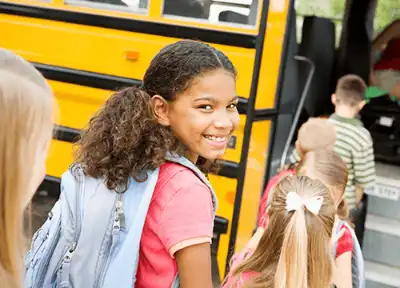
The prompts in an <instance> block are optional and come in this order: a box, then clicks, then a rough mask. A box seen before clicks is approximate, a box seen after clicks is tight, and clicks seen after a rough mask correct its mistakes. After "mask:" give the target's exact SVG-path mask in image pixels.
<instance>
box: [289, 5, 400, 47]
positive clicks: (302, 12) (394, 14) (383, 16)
mask: <svg viewBox="0 0 400 288" xmlns="http://www.w3.org/2000/svg"><path fill="white" fill-rule="evenodd" d="M377 1H378V5H377V7H376V13H375V19H374V29H375V35H376V34H377V33H379V32H380V31H382V30H383V29H384V28H385V27H386V26H387V25H389V24H390V23H392V22H393V21H394V20H396V19H399V18H400V5H399V0H377ZM345 8H346V0H296V12H297V15H299V17H297V21H302V18H303V17H302V16H307V15H316V16H319V17H326V18H330V19H332V20H333V21H334V23H335V24H336V26H337V27H336V28H337V29H336V34H337V35H336V38H337V41H338V40H339V37H340V32H341V26H342V25H341V21H342V19H343V17H344V13H345ZM298 27H301V23H300V22H299V23H298Z"/></svg>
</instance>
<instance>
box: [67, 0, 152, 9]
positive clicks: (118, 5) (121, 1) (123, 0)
mask: <svg viewBox="0 0 400 288" xmlns="http://www.w3.org/2000/svg"><path fill="white" fill-rule="evenodd" d="M65 2H66V3H67V4H70V5H77V6H83V7H93V8H99V9H106V10H124V11H126V10H127V11H135V12H139V11H143V10H146V9H147V7H148V0H66V1H65Z"/></svg>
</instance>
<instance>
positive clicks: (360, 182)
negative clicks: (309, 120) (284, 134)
mask: <svg viewBox="0 0 400 288" xmlns="http://www.w3.org/2000/svg"><path fill="white" fill-rule="evenodd" d="M366 90H367V86H366V84H365V82H364V81H363V80H362V79H361V78H360V77H358V76H357V75H345V76H343V77H341V78H340V79H339V81H338V83H337V86H336V91H335V93H334V94H333V95H332V103H333V105H335V113H334V114H332V115H331V116H330V117H329V120H328V121H329V122H331V123H332V124H334V125H335V128H336V142H335V146H334V151H335V152H336V153H337V154H339V155H340V156H341V158H342V159H343V160H344V162H345V163H346V166H347V169H348V173H349V177H348V182H347V186H346V191H345V198H346V200H347V202H348V205H349V209H350V210H353V211H352V213H351V214H354V213H355V209H356V207H357V206H358V204H359V203H360V201H361V199H362V196H363V192H364V190H365V188H366V187H367V186H370V185H372V184H373V183H374V180H375V161H374V150H373V142H372V138H371V134H370V133H369V131H368V130H367V129H365V128H364V125H363V123H362V122H361V121H360V120H359V119H358V113H359V112H360V110H361V109H362V108H363V107H364V105H365V93H366ZM290 160H291V162H294V161H295V162H298V161H299V160H300V156H299V155H298V153H297V152H296V151H294V152H293V155H291V157H290ZM353 221H354V219H353Z"/></svg>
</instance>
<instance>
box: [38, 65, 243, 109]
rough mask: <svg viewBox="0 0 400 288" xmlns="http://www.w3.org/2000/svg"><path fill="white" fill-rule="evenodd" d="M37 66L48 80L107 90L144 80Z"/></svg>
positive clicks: (240, 105) (240, 104)
mask: <svg viewBox="0 0 400 288" xmlns="http://www.w3.org/2000/svg"><path fill="white" fill-rule="evenodd" d="M33 65H35V67H36V68H37V69H38V70H39V71H40V72H41V73H42V74H43V76H44V77H45V78H46V79H48V80H54V81H59V82H64V83H70V84H75V85H81V86H87V87H92V88H98V89H105V90H116V89H118V88H122V87H128V86H140V85H141V83H142V81H141V80H138V79H132V78H126V77H118V76H113V75H108V74H100V73H95V72H89V71H84V70H77V69H70V68H65V67H60V66H53V65H47V64H41V63H33ZM238 111H239V113H240V114H246V111H247V99H246V98H243V97H239V103H238Z"/></svg>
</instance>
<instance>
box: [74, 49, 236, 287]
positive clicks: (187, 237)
mask: <svg viewBox="0 0 400 288" xmlns="http://www.w3.org/2000/svg"><path fill="white" fill-rule="evenodd" d="M237 102H238V98H237V96H236V70H235V68H234V67H233V65H232V63H231V61H230V60H229V59H228V58H227V57H226V56H225V55H224V54H223V53H221V52H220V51H218V50H216V49H215V48H213V47H211V46H209V45H207V44H203V43H200V42H195V41H179V42H176V43H174V44H171V45H168V46H166V47H165V48H163V49H162V50H161V51H160V52H159V53H158V54H157V55H156V56H155V57H154V59H153V60H152V61H151V63H150V66H149V67H148V69H147V71H146V73H145V75H144V79H143V84H142V87H140V88H133V87H132V88H126V89H124V90H121V91H119V92H117V93H115V94H114V95H113V96H112V97H111V98H110V99H109V100H108V101H107V103H106V104H105V106H104V107H103V108H102V109H101V110H100V111H99V113H98V114H97V115H96V116H95V117H93V118H92V120H91V121H90V124H89V127H88V130H87V131H86V132H85V134H84V135H83V136H82V139H81V140H80V142H79V146H78V150H77V163H79V164H80V165H81V166H82V167H83V169H84V172H85V174H86V175H87V176H89V177H93V178H104V179H105V183H106V185H107V187H108V189H110V190H112V189H115V187H117V186H118V185H127V182H128V179H129V177H131V176H132V175H134V174H135V173H137V172H138V171H141V170H145V169H156V168H160V172H159V178H158V182H157V185H156V187H155V190H154V193H153V197H152V200H151V203H150V207H149V210H148V214H147V217H146V221H145V224H144V228H143V234H142V238H141V244H140V246H141V247H140V255H139V265H138V272H137V280H136V286H135V287H139V288H140V287H145V288H163V287H165V288H166V287H168V288H169V287H171V284H172V283H173V281H174V278H175V275H176V274H177V273H178V274H179V278H180V285H181V287H183V288H185V287H190V288H196V287H201V288H208V287H212V280H211V258H210V257H211V256H210V243H211V238H212V234H213V218H214V212H213V200H212V195H211V193H210V189H209V188H208V187H207V186H206V185H205V184H204V183H203V182H202V181H201V180H200V179H199V178H198V177H197V176H196V175H195V174H194V173H193V171H191V170H190V169H188V168H186V167H184V166H181V165H179V164H176V163H171V162H167V161H166V160H165V156H166V155H167V154H168V153H174V154H178V155H182V156H185V157H186V158H187V159H189V160H190V161H191V162H193V163H194V164H198V165H200V163H201V164H205V163H206V162H212V161H213V160H215V159H217V158H220V157H221V156H222V155H223V154H224V151H225V148H226V146H227V143H228V140H229V138H230V136H231V135H232V133H233V132H234V130H235V129H236V128H237V126H238V124H239V114H238V111H237V109H236V106H237ZM206 164H208V163H206Z"/></svg>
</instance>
